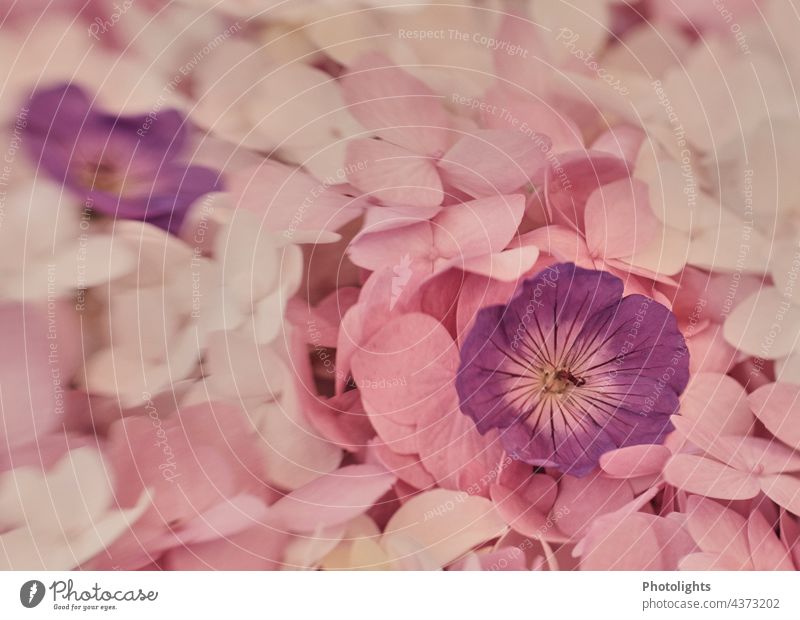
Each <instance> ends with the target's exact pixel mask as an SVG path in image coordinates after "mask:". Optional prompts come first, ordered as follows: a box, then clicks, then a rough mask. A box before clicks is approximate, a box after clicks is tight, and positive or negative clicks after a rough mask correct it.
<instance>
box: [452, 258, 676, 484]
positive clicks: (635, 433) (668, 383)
mask: <svg viewBox="0 0 800 620" xmlns="http://www.w3.org/2000/svg"><path fill="white" fill-rule="evenodd" d="M688 380H689V355H688V351H687V348H686V342H685V341H684V338H683V336H682V335H681V333H680V331H678V327H677V322H676V320H675V316H674V315H673V314H672V313H671V312H670V311H669V310H668V309H667V308H666V307H664V306H663V305H661V304H659V303H658V302H656V301H654V300H652V299H650V298H648V297H644V296H643V295H628V296H627V297H623V284H622V281H621V280H620V279H619V278H617V277H615V276H613V275H611V274H610V273H607V272H603V271H591V270H588V269H581V268H580V267H576V266H575V265H573V264H572V263H562V264H557V265H553V266H551V267H548V268H547V269H545V270H544V271H542V272H540V273H538V274H537V275H536V276H534V277H532V278H530V279H528V280H526V281H525V282H523V283H522V285H521V286H520V288H519V290H518V291H517V292H516V294H515V295H514V297H513V299H512V300H511V301H510V302H509V303H508V304H507V305H505V306H490V307H487V308H483V309H482V310H481V311H480V312H479V313H478V315H477V317H476V320H475V324H474V326H473V328H472V330H471V331H470V332H469V334H468V335H467V337H466V339H465V341H464V346H463V347H462V348H461V366H460V368H459V372H458V376H457V379H456V389H457V391H458V396H459V400H460V404H461V410H462V412H463V413H465V414H466V415H468V416H470V417H471V418H472V419H473V420H474V422H475V425H476V427H477V429H478V431H479V432H480V433H486V432H488V431H489V430H491V429H501V431H502V432H501V441H502V443H503V446H504V447H505V449H506V450H507V451H508V452H509V454H510V455H512V456H513V457H515V458H518V459H520V460H521V461H523V462H526V463H529V464H531V465H537V466H545V467H554V468H556V469H558V470H560V471H562V472H564V473H569V474H573V475H576V476H583V475H586V474H587V473H589V472H590V471H592V470H593V469H594V468H595V467H596V466H597V463H598V460H599V459H600V456H601V455H602V454H603V453H604V452H608V451H609V450H614V449H616V448H622V447H625V446H631V445H637V444H649V443H661V442H662V441H663V439H664V436H665V435H666V434H667V433H668V432H670V431H671V430H672V424H671V423H670V421H669V416H670V415H672V414H674V413H676V411H677V410H678V397H679V395H680V394H681V392H682V391H683V390H684V388H685V387H686V384H687V382H688Z"/></svg>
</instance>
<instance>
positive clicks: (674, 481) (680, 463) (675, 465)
mask: <svg viewBox="0 0 800 620" xmlns="http://www.w3.org/2000/svg"><path fill="white" fill-rule="evenodd" d="M664 478H665V479H666V480H667V482H668V483H669V484H671V485H672V486H675V487H678V488H679V489H683V490H684V491H687V492H689V493H697V494H699V495H705V496H707V497H714V498H718V499H750V498H751V497H755V496H756V495H758V492H759V491H760V487H759V484H758V479H757V478H755V477H754V476H750V475H748V474H745V473H742V472H740V471H737V470H735V469H733V468H731V467H728V466H727V465H724V464H722V463H718V462H717V461H712V460H711V459H707V458H704V457H701V456H695V455H692V454H676V455H675V456H673V457H672V459H670V461H669V463H667V465H666V467H664Z"/></svg>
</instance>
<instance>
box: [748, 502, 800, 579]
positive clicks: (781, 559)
mask: <svg viewBox="0 0 800 620" xmlns="http://www.w3.org/2000/svg"><path fill="white" fill-rule="evenodd" d="M747 540H748V542H749V545H750V556H751V557H752V561H753V570H795V568H794V565H793V564H792V559H791V553H790V552H789V550H788V549H787V548H786V547H785V546H784V545H783V543H782V542H781V541H780V539H779V538H778V537H777V536H776V535H775V531H774V530H773V529H772V527H771V526H770V524H769V523H767V520H766V519H765V518H764V515H762V514H761V513H760V512H759V511H758V510H754V511H753V512H752V513H750V518H749V519H748V520H747Z"/></svg>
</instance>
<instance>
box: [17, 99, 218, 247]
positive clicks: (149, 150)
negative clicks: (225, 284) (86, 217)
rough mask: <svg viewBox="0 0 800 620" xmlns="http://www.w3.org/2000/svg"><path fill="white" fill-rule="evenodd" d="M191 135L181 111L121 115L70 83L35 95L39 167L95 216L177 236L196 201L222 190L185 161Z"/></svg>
mask: <svg viewBox="0 0 800 620" xmlns="http://www.w3.org/2000/svg"><path fill="white" fill-rule="evenodd" d="M187 133H188V128H187V125H186V123H185V120H184V118H183V116H182V115H181V114H180V113H179V112H178V111H177V110H161V111H158V112H157V113H152V114H147V115H140V116H115V115H114V114H109V113H106V112H104V111H102V110H98V109H97V108H96V107H95V106H94V105H93V104H92V101H91V100H90V99H89V97H88V96H87V94H86V93H85V92H84V91H83V90H81V89H80V88H78V87H77V86H73V85H70V84H65V85H60V86H57V87H54V88H48V89H41V90H38V91H36V92H34V93H33V95H32V96H31V100H30V103H29V112H28V129H27V132H26V136H25V137H26V142H27V146H28V148H29V149H30V152H31V156H32V157H33V159H34V161H35V162H36V164H37V166H38V168H39V169H40V170H43V171H45V172H47V174H49V175H51V176H52V177H54V178H55V179H56V180H57V181H58V182H60V183H62V184H63V185H64V186H65V187H66V188H68V189H69V190H71V191H72V192H74V193H75V194H77V195H79V196H80V197H81V198H82V199H83V200H84V201H85V205H86V206H87V207H88V208H90V209H91V210H92V211H93V212H97V213H102V214H104V215H108V216H112V217H119V218H123V219H131V220H144V221H146V222H149V223H151V224H154V225H156V226H159V227H160V228H163V229H164V230H168V231H170V232H177V231H178V229H179V228H180V225H181V223H182V222H183V219H184V216H185V215H186V211H187V210H188V208H189V206H190V205H191V204H192V202H194V201H195V200H196V199H197V198H199V197H200V196H202V195H203V194H207V193H209V192H213V191H218V190H219V189H220V188H221V182H220V175H219V173H218V172H217V171H214V170H211V169H209V168H205V167H202V166H191V165H188V164H187V163H185V161H183V160H182V159H181V158H180V157H181V152H182V150H183V149H184V147H185V145H186V139H187Z"/></svg>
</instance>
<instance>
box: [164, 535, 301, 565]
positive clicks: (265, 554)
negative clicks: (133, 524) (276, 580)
mask: <svg viewBox="0 0 800 620" xmlns="http://www.w3.org/2000/svg"><path fill="white" fill-rule="evenodd" d="M288 539H289V536H288V535H287V534H286V533H285V532H282V531H280V530H279V529H278V528H275V527H272V526H268V525H257V526H254V527H251V528H248V529H246V530H244V531H241V532H239V533H237V534H233V535H231V536H226V537H225V538H218V539H216V540H212V541H208V542H204V543H198V544H193V545H189V546H185V547H184V546H180V547H175V548H174V549H171V550H170V551H168V552H167V553H166V555H165V556H164V558H163V559H162V561H161V563H162V565H163V568H165V569H167V570H278V568H279V567H280V562H281V560H282V558H283V550H284V548H285V546H286V544H287V542H288Z"/></svg>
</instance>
